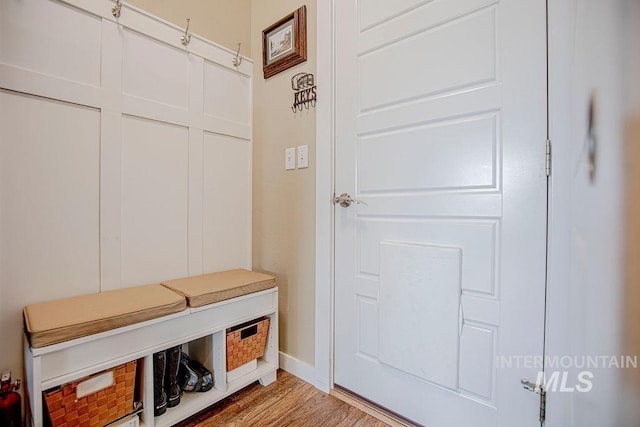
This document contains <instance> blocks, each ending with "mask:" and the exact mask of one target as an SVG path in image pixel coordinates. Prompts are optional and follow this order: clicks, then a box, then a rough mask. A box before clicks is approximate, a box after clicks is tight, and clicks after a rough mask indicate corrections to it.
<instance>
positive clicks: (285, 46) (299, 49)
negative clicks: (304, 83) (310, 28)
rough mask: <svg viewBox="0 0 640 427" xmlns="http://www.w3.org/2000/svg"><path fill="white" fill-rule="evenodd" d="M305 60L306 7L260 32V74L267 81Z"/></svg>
mask: <svg viewBox="0 0 640 427" xmlns="http://www.w3.org/2000/svg"><path fill="white" fill-rule="evenodd" d="M306 60H307V7H306V6H302V7H300V8H299V9H297V10H295V11H294V12H292V13H290V14H289V15H287V16H285V17H284V18H282V19H280V20H279V21H278V22H276V23H274V24H273V25H271V26H269V27H268V28H267V29H265V30H264V31H262V72H263V74H264V78H265V79H268V78H269V77H271V76H274V75H276V74H278V73H281V72H282V71H284V70H286V69H288V68H291V67H293V66H294V65H297V64H300V63H301V62H304V61H306Z"/></svg>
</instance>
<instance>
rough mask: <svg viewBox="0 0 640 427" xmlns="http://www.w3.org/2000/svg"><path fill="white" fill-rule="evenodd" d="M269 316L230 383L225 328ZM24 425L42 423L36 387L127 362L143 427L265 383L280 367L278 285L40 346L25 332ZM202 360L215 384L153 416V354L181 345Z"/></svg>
mask: <svg viewBox="0 0 640 427" xmlns="http://www.w3.org/2000/svg"><path fill="white" fill-rule="evenodd" d="M261 316H268V317H269V318H270V324H269V334H268V338H267V348H266V351H265V354H264V356H263V357H261V358H260V359H259V360H258V368H257V369H256V370H254V371H252V372H250V373H248V374H246V375H243V376H241V377H239V378H237V379H234V380H232V381H227V375H226V339H225V333H226V329H227V328H230V327H232V326H235V325H238V324H240V323H244V322H247V321H250V320H252V319H255V318H258V317H261ZM24 342H25V344H24V360H25V370H26V376H27V380H26V399H25V401H26V402H25V403H26V407H27V408H26V409H27V411H26V412H27V425H34V426H38V427H39V426H42V425H43V420H44V411H46V409H45V408H44V405H43V399H42V392H43V391H45V390H48V389H50V388H52V387H56V386H59V385H62V384H65V383H68V382H71V381H75V380H78V379H81V378H84V377H86V376H88V375H91V374H94V373H97V372H101V371H103V370H105V369H109V368H112V367H114V366H118V365H120V364H123V363H126V362H128V361H131V360H138V370H142V375H141V381H139V383H138V387H140V390H141V392H140V397H141V398H140V400H142V402H143V405H144V409H143V412H142V414H141V425H144V426H148V427H153V426H159V427H164V426H171V425H174V424H176V423H177V422H179V421H180V420H182V419H184V418H187V417H189V416H191V415H193V414H195V413H197V412H199V411H201V410H203V409H205V408H207V407H208V406H210V405H212V404H214V403H215V402H218V401H220V400H221V399H223V398H225V397H227V396H229V395H230V394H232V393H235V392H236V391H238V390H240V389H241V388H243V387H246V386H247V385H249V384H251V383H253V382H255V381H257V380H259V381H260V383H261V384H262V385H263V386H266V385H268V384H271V383H272V382H274V381H275V380H276V371H277V369H278V288H273V289H268V290H265V291H261V292H256V293H252V294H249V295H244V296H240V297H237V298H232V299H229V300H226V301H221V302H219V303H215V304H210V305H207V306H204V307H197V308H187V309H186V310H184V311H182V312H180V313H176V314H172V315H169V316H164V317H161V318H158V319H153V320H149V321H146V322H141V323H137V324H133V325H128V326H125V327H122V328H118V329H113V330H110V331H106V332H102V333H99V334H94V335H90V336H87V337H82V338H77V339H74V340H71V341H66V342H62V343H59V344H53V345H49V346H46V347H40V348H31V347H30V346H29V344H28V341H27V340H26V338H25V341H24ZM187 343H191V344H190V345H187V346H185V347H187V348H188V351H189V352H190V353H192V356H193V353H197V354H198V356H199V357H200V358H201V359H203V360H201V361H203V362H204V363H205V365H207V366H208V367H210V368H213V373H214V388H213V389H212V390H210V391H208V392H204V393H184V394H183V396H182V401H181V403H180V405H178V406H176V407H175V408H169V409H168V410H167V412H166V413H165V414H163V415H161V416H160V417H154V416H153V359H152V357H153V353H155V352H157V351H160V350H163V349H166V348H168V347H172V346H176V345H179V344H187Z"/></svg>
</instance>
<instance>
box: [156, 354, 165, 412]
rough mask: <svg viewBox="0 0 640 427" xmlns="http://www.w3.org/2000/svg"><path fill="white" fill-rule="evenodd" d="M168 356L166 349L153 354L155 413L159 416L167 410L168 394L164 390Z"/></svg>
mask: <svg viewBox="0 0 640 427" xmlns="http://www.w3.org/2000/svg"><path fill="white" fill-rule="evenodd" d="M166 365H167V356H166V353H165V352H164V351H159V352H157V353H154V354H153V415H154V416H156V417H157V416H159V415H162V414H164V413H165V412H166V411H167V394H166V393H165V391H164V372H165V369H166Z"/></svg>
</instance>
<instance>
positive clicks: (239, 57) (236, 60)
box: [233, 43, 242, 68]
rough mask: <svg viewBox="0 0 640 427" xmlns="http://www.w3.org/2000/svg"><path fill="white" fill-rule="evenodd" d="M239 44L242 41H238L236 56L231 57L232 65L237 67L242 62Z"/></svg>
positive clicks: (240, 44)
mask: <svg viewBox="0 0 640 427" xmlns="http://www.w3.org/2000/svg"><path fill="white" fill-rule="evenodd" d="M240 46H242V43H238V51H237V52H236V57H235V58H233V66H234V67H236V68H238V67H239V66H240V64H242V57H241V56H240Z"/></svg>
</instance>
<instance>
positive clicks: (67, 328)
mask: <svg viewBox="0 0 640 427" xmlns="http://www.w3.org/2000/svg"><path fill="white" fill-rule="evenodd" d="M185 308H186V301H185V300H184V297H183V296H182V295H179V294H177V293H175V292H173V291H171V290H170V289H167V288H166V287H164V286H162V285H159V284H155V285H144V286H138V287H134V288H128V289H119V290H116V291H108V292H101V293H99V294H91V295H83V296H79V297H74V298H66V299H61V300H56V301H48V302H43V303H39V304H33V305H29V306H27V307H25V308H24V324H25V329H26V332H27V336H28V337H29V342H30V344H31V346H32V347H44V346H47V345H51V344H56V343H59V342H63V341H68V340H72V339H74V338H80V337H84V336H87V335H91V334H97V333H99V332H104V331H108V330H110V329H115V328H119V327H122V326H126V325H131V324H134V323H138V322H144V321H145V320H150V319H155V318H157V317H161V316H166V315H168V314H173V313H178V312H180V311H182V310H184V309H185Z"/></svg>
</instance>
